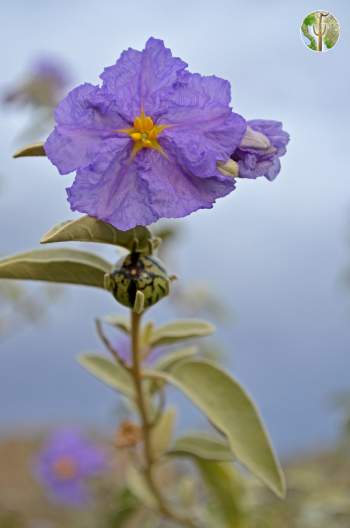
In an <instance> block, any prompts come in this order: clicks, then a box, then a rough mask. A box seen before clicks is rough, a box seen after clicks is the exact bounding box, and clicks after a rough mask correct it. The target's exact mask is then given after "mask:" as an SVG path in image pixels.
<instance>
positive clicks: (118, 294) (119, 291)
mask: <svg viewBox="0 0 350 528" xmlns="http://www.w3.org/2000/svg"><path fill="white" fill-rule="evenodd" d="M169 286H170V279H169V277H168V275H167V272H166V270H165V269H164V267H163V265H162V263H161V262H160V261H159V260H158V259H156V258H155V257H151V256H148V255H143V254H141V253H136V252H133V253H129V255H127V256H126V257H122V258H121V259H120V260H119V261H118V262H117V264H116V266H115V269H114V270H113V271H112V272H111V273H110V274H107V275H106V276H105V288H106V289H108V290H109V291H110V292H111V293H112V294H113V296H114V298H115V299H116V300H117V301H118V302H120V303H121V304H123V305H124V306H128V307H129V308H134V306H135V300H136V297H137V293H138V292H141V293H142V294H143V309H145V308H149V307H150V306H152V305H153V304H156V303H157V302H158V301H160V299H162V298H163V297H165V296H166V295H168V294H169ZM138 297H140V295H138Z"/></svg>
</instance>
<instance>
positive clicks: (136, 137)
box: [130, 132, 142, 141]
mask: <svg viewBox="0 0 350 528" xmlns="http://www.w3.org/2000/svg"><path fill="white" fill-rule="evenodd" d="M130 137H131V138H132V139H133V140H134V141H140V139H142V134H141V133H140V132H131V134H130Z"/></svg>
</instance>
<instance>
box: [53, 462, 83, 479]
mask: <svg viewBox="0 0 350 528" xmlns="http://www.w3.org/2000/svg"><path fill="white" fill-rule="evenodd" d="M53 472H54V474H55V476H56V477H57V478H58V479H60V480H71V479H73V478H74V477H76V475H77V472H78V468H77V465H76V462H75V461H74V460H73V459H72V458H71V457H70V456H62V457H61V458H59V459H58V460H56V462H55V463H54V465H53Z"/></svg>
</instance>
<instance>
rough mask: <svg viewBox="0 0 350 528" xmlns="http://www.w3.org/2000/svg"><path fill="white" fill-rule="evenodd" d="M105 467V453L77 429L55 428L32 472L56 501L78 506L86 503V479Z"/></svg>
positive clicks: (88, 496)
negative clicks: (56, 429)
mask: <svg viewBox="0 0 350 528" xmlns="http://www.w3.org/2000/svg"><path fill="white" fill-rule="evenodd" d="M105 467H106V458H105V455H104V453H103V452H102V451H101V450H100V449H98V448H97V447H96V446H95V445H93V444H91V443H90V442H88V441H87V440H85V439H84V438H83V437H82V436H81V435H80V434H79V433H78V432H77V431H75V430H70V429H64V430H61V431H58V432H56V433H55V434H54V435H53V436H52V437H51V438H50V439H49V441H48V443H47V445H46V446H45V447H44V448H43V450H42V451H41V453H40V454H39V458H38V460H37V461H36V465H35V474H36V475H37V477H38V479H39V481H40V482H41V484H42V485H43V486H44V487H45V488H46V490H47V492H48V493H49V496H50V497H51V498H52V499H53V500H54V501H55V502H58V503H62V504H67V505H70V506H79V505H82V504H84V503H86V502H87V501H88V500H89V498H90V495H89V491H88V488H87V485H86V479H88V478H89V477H91V476H94V475H97V474H98V473H100V472H101V471H103V469H104V468H105Z"/></svg>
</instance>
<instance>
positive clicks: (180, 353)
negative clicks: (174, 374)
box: [155, 347, 198, 372]
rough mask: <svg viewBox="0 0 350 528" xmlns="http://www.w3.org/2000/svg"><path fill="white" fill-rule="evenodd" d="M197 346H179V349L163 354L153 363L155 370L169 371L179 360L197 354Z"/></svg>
mask: <svg viewBox="0 0 350 528" xmlns="http://www.w3.org/2000/svg"><path fill="white" fill-rule="evenodd" d="M197 352H198V349H197V347H187V348H181V349H180V350H174V351H173V352H169V353H168V354H166V355H165V356H163V357H161V358H160V359H159V360H158V361H157V363H156V364H155V368H156V369H157V370H163V371H165V372H168V371H171V369H172V368H173V367H175V366H176V365H177V364H178V363H179V362H180V361H183V360H184V359H188V358H190V357H191V356H194V355H195V354H197Z"/></svg>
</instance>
